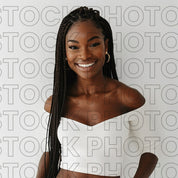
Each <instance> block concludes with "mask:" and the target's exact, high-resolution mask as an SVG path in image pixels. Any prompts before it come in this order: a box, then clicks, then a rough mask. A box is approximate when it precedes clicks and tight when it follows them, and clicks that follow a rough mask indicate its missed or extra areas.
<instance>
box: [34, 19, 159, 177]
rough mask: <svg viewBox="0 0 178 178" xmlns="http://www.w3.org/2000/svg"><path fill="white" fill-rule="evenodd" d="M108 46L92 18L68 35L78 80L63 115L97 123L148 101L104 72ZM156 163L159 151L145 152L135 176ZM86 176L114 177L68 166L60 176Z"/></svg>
mask: <svg viewBox="0 0 178 178" xmlns="http://www.w3.org/2000/svg"><path fill="white" fill-rule="evenodd" d="M76 34H77V35H76ZM107 50H108V40H104V36H103V34H102V32H101V29H98V28H96V27H95V25H94V24H93V23H92V22H91V21H86V22H78V23H76V24H74V25H73V26H72V27H71V28H70V29H69V31H68V33H67V35H66V55H67V60H68V64H69V67H70V68H71V69H72V70H73V71H74V72H75V73H76V74H77V80H76V82H75V83H74V85H73V86H72V87H71V88H70V90H69V91H67V98H66V101H65V103H64V110H63V112H62V116H64V117H67V118H70V119H73V120H76V121H78V122H81V123H83V124H86V125H90V126H93V125H95V124H98V123H100V122H103V121H105V120H107V119H110V118H113V117H115V116H119V115H122V114H124V113H127V112H129V111H132V110H134V109H137V108H139V107H141V106H142V105H143V104H144V103H145V99H144V97H143V96H142V95H141V94H140V93H139V92H138V91H137V90H136V89H133V88H131V87H129V86H127V85H125V84H123V83H122V82H120V81H117V80H114V79H110V78H107V77H105V76H104V75H103V72H102V68H103V65H104V62H105V52H106V51H107ZM91 63H94V65H93V67H91V68H88V69H87V70H86V68H80V67H79V64H91ZM51 100H52V96H50V97H49V98H48V99H47V101H46V103H45V107H44V109H45V110H46V111H47V112H50V108H51ZM93 115H95V117H94V118H92V116H93ZM43 160H44V154H43V155H42V158H41V160H40V163H39V170H38V174H37V178H44V161H43ZM156 163H157V157H156V156H155V155H153V154H151V153H144V154H143V155H142V156H141V159H140V163H139V167H138V169H137V172H136V174H135V176H134V178H148V177H149V176H150V175H151V173H152V171H153V170H154V168H155V166H156ZM47 167H48V153H47ZM86 177H88V178H111V177H110V176H109V177H107V176H98V175H91V174H84V173H79V172H73V171H69V170H64V169H61V170H60V172H59V173H58V175H57V178H86ZM115 178H120V176H117V177H116V176H115Z"/></svg>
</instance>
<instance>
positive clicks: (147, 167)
mask: <svg viewBox="0 0 178 178" xmlns="http://www.w3.org/2000/svg"><path fill="white" fill-rule="evenodd" d="M157 162H158V158H157V156H156V155H154V154H153V153H143V154H142V155H141V158H140V161H139V165H138V169H137V171H136V174H135V176H134V178H148V177H149V176H150V175H151V173H152V172H153V170H154V169H155V166H156V164H157Z"/></svg>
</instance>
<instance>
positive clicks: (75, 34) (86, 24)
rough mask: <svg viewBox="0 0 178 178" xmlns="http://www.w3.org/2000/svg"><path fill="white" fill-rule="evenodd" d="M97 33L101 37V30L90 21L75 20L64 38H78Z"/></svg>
mask: <svg viewBox="0 0 178 178" xmlns="http://www.w3.org/2000/svg"><path fill="white" fill-rule="evenodd" d="M94 35H97V36H99V37H101V38H103V34H102V30H101V29H100V28H97V27H96V25H95V24H94V23H93V22H91V21H82V22H76V23H75V24H73V25H72V26H71V28H70V29H69V31H68V33H67V35H66V39H69V38H79V37H88V38H90V37H92V36H94Z"/></svg>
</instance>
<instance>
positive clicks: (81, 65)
mask: <svg viewBox="0 0 178 178" xmlns="http://www.w3.org/2000/svg"><path fill="white" fill-rule="evenodd" d="M94 64H95V62H93V63H90V64H78V66H79V67H90V66H92V65H94Z"/></svg>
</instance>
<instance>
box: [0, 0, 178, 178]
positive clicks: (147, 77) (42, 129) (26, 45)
mask: <svg viewBox="0 0 178 178" xmlns="http://www.w3.org/2000/svg"><path fill="white" fill-rule="evenodd" d="M81 5H86V6H90V7H93V8H95V9H98V10H99V11H100V12H101V15H102V16H103V17H105V18H106V19H107V20H108V21H109V22H110V24H111V26H112V30H113V36H114V44H115V57H116V65H117V72H118V76H119V80H120V81H122V82H124V83H126V84H127V85H130V86H132V87H134V88H136V89H138V90H139V91H140V92H141V93H142V94H143V95H144V96H145V98H146V104H145V108H144V110H143V111H142V113H143V114H144V119H145V120H146V121H145V123H144V126H146V127H144V128H145V131H146V133H147V135H146V136H145V137H144V142H146V143H147V144H148V145H149V147H148V149H149V151H151V152H154V153H156V154H157V155H158V157H159V162H158V164H157V167H156V169H155V171H154V173H153V174H152V176H151V177H152V178H176V177H178V149H177V147H178V138H177V133H178V113H177V108H178V84H177V78H178V33H177V32H178V1H177V0H165V1H159V0H157V1H155V0H149V1H141V0H140V1H138V0H137V1H134V0H111V1H106V0H105V1H104V0H99V1H96V0H90V1H84V0H81V1H79V0H75V1H73V0H70V1H69V0H65V1H64V0H60V1H57V0H50V1H34V0H31V1H27V0H24V1H12V0H6V1H5V0H1V3H0V132H1V133H0V178H18V177H20V178H34V177H35V174H36V171H37V165H38V161H39V159H40V156H41V154H42V153H43V151H44V143H45V141H44V140H45V134H46V123H47V119H48V113H47V112H45V111H44V102H45V100H46V99H47V97H49V96H50V95H51V94H52V85H53V70H54V52H55V39H56V34H57V31H58V27H59V25H60V22H61V19H62V18H63V17H64V16H65V15H66V14H68V13H69V12H70V11H71V10H72V9H74V8H76V7H78V6H81ZM134 151H135V152H138V151H139V148H138V150H134ZM138 158H139V156H138V155H137V156H135V157H134V159H135V160H133V162H131V161H130V160H128V162H129V164H128V165H127V166H126V168H125V170H124V171H125V173H124V175H125V177H126V178H129V177H132V175H133V172H134V171H135V162H138Z"/></svg>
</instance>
